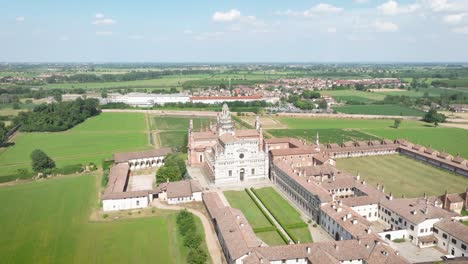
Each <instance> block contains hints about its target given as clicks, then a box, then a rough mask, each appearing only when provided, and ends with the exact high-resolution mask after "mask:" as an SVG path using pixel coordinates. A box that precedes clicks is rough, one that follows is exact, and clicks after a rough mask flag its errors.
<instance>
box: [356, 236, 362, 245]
mask: <svg viewBox="0 0 468 264" xmlns="http://www.w3.org/2000/svg"><path fill="white" fill-rule="evenodd" d="M357 242H358V244H359V245H361V238H359V237H358V238H357Z"/></svg>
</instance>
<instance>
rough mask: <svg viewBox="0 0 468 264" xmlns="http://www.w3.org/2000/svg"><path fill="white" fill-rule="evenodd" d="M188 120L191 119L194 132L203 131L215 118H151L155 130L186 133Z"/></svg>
mask: <svg viewBox="0 0 468 264" xmlns="http://www.w3.org/2000/svg"><path fill="white" fill-rule="evenodd" d="M190 119H193V129H194V131H198V130H201V129H204V128H205V127H206V126H207V125H209V124H210V121H212V122H213V123H215V122H216V119H215V118H209V117H196V116H194V117H180V116H155V117H153V126H152V127H153V129H155V130H182V131H186V132H187V130H188V128H189V122H190Z"/></svg>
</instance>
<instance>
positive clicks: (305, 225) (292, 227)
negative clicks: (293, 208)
mask: <svg viewBox="0 0 468 264" xmlns="http://www.w3.org/2000/svg"><path fill="white" fill-rule="evenodd" d="M285 227H286V228H289V229H294V228H301V227H308V225H307V224H306V223H304V222H301V223H296V224H291V225H287V226H285Z"/></svg>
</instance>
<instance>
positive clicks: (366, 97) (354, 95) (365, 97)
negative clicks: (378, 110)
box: [320, 90, 385, 103]
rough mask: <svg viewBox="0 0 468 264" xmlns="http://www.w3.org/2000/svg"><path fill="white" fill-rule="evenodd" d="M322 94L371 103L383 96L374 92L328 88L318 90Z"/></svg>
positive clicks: (339, 99)
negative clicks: (321, 90) (326, 89)
mask: <svg viewBox="0 0 468 264" xmlns="http://www.w3.org/2000/svg"><path fill="white" fill-rule="evenodd" d="M320 93H322V94H324V95H329V96H332V97H333V98H335V100H337V101H342V102H348V101H355V102H362V103H371V102H375V101H381V100H383V99H384V98H385V95H383V94H380V93H374V92H363V91H356V90H329V91H323V92H320Z"/></svg>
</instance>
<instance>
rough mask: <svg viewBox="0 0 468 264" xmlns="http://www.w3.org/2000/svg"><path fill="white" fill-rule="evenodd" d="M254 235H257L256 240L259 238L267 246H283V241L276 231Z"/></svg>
mask: <svg viewBox="0 0 468 264" xmlns="http://www.w3.org/2000/svg"><path fill="white" fill-rule="evenodd" d="M255 235H257V237H258V238H260V239H261V240H262V241H263V242H265V243H267V244H268V245H269V246H278V245H284V241H283V239H282V238H281V236H280V234H279V233H278V231H276V230H274V231H267V232H260V233H255Z"/></svg>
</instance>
